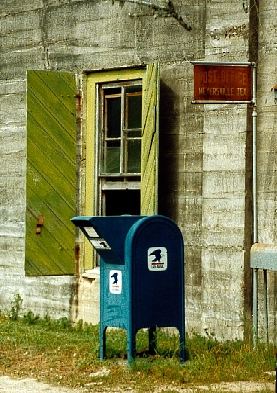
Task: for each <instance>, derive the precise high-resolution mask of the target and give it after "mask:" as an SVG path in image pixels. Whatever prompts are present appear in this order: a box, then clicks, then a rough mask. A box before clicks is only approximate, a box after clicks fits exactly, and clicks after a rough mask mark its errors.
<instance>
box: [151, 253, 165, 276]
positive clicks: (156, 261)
mask: <svg viewBox="0 0 277 393" xmlns="http://www.w3.org/2000/svg"><path fill="white" fill-rule="evenodd" d="M148 269H149V270H150V271H151V272H162V271H164V270H166V269H167V249H166V248H165V247H150V248H148Z"/></svg>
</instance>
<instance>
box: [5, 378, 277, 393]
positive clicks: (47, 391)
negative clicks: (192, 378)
mask: <svg viewBox="0 0 277 393" xmlns="http://www.w3.org/2000/svg"><path fill="white" fill-rule="evenodd" d="M86 392H94V393H100V392H106V393H108V392H109V393H136V390H135V389H133V388H129V387H125V388H123V387H114V388H113V389H112V390H111V389H109V390H107V389H105V388H104V386H101V382H95V383H89V384H88V385H87V386H84V387H83V388H81V389H70V388H65V387H58V386H51V385H48V384H45V383H42V382H38V381H36V380H35V379H31V378H25V379H14V378H10V377H7V376H0V393H86ZM162 392H167V393H202V392H203V393H204V392H217V393H219V392H222V393H223V392H224V393H232V392H234V393H235V392H239V393H255V392H263V393H265V392H275V383H262V382H261V383H258V382H229V383H226V382H224V383H220V384H215V385H209V386H194V387H187V388H185V387H184V388H179V387H178V388H177V387H175V386H162V385H161V386H160V387H159V388H158V389H155V390H154V389H153V390H152V393H162Z"/></svg>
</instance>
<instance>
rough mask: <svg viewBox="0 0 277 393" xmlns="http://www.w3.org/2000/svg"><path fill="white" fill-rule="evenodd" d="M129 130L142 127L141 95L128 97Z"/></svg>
mask: <svg viewBox="0 0 277 393" xmlns="http://www.w3.org/2000/svg"><path fill="white" fill-rule="evenodd" d="M126 98H127V111H128V113H127V128H140V127H141V94H139V95H129V94H128V95H127V97H126Z"/></svg>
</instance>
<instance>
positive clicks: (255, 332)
mask: <svg viewBox="0 0 277 393" xmlns="http://www.w3.org/2000/svg"><path fill="white" fill-rule="evenodd" d="M257 339H258V269H253V345H254V347H256V346H257Z"/></svg>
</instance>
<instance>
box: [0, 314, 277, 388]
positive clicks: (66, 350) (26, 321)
mask: <svg viewBox="0 0 277 393" xmlns="http://www.w3.org/2000/svg"><path fill="white" fill-rule="evenodd" d="M126 342H127V340H126V332H125V331H122V330H118V329H115V330H112V329H109V330H108V332H107V357H108V358H107V360H105V361H103V362H101V361H100V360H99V359H98V352H99V336H98V326H91V325H87V324H83V323H82V322H79V323H78V324H76V325H72V324H71V323H70V322H69V321H68V320H67V319H66V318H62V319H60V320H51V319H50V318H47V317H45V318H38V317H35V316H34V315H33V314H32V313H27V314H26V315H25V316H24V317H23V318H7V317H5V316H0V372H1V374H4V375H11V376H17V377H18V376H20V377H26V376H28V377H33V378H37V379H38V380H42V381H45V382H49V383H54V384H62V385H67V386H72V387H80V386H88V387H89V386H97V383H101V387H102V388H103V389H104V388H107V389H108V388H109V386H115V384H116V385H118V386H121V387H124V386H128V387H136V389H141V391H144V392H147V391H151V390H153V386H158V385H160V384H161V381H162V383H163V384H165V385H166V384H168V385H170V386H176V387H178V386H179V387H180V386H184V384H194V385H195V384H203V383H204V384H209V383H217V382H221V381H238V380H244V381H247V380H248V381H271V382H272V381H273V380H274V375H273V374H272V373H271V374H269V373H267V372H269V371H271V372H272V371H273V370H274V369H275V353H276V347H274V346H273V345H270V346H266V345H263V344H259V345H258V346H257V347H256V348H255V349H253V348H252V347H251V345H250V344H247V343H245V342H241V341H235V342H231V341H227V342H218V341H216V340H213V339H209V338H204V337H201V336H199V335H194V336H193V337H190V338H187V340H186V348H187V353H188V361H187V362H185V363H184V364H183V365H182V364H180V362H179V358H178V352H179V339H178V335H174V334H169V333H168V332H165V331H163V330H159V331H158V337H157V342H158V348H157V353H156V354H155V355H152V356H149V354H148V352H147V349H148V334H147V332H146V331H139V332H138V334H137V351H138V356H137V358H136V360H135V361H134V363H133V364H132V366H131V367H128V366H127V363H126ZM115 381H116V382H115ZM170 391H174V389H173V388H171V390H170V389H168V392H170Z"/></svg>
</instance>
